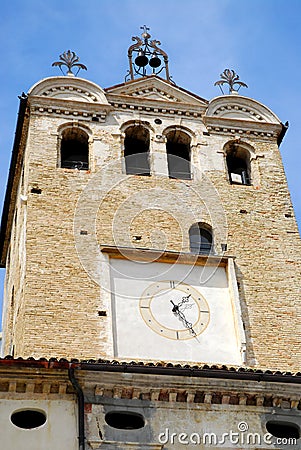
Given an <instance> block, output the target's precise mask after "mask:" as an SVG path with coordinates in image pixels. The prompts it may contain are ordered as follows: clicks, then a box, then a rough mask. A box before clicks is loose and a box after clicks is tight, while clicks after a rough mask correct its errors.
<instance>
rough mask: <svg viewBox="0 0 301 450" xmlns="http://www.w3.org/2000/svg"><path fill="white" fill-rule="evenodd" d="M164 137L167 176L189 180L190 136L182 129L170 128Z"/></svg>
mask: <svg viewBox="0 0 301 450" xmlns="http://www.w3.org/2000/svg"><path fill="white" fill-rule="evenodd" d="M166 139H167V142H166V151H167V163H168V173H169V177H170V178H179V179H181V180H190V179H191V168H190V137H189V136H188V134H186V133H184V132H183V131H180V130H172V131H170V132H169V133H167V135H166Z"/></svg>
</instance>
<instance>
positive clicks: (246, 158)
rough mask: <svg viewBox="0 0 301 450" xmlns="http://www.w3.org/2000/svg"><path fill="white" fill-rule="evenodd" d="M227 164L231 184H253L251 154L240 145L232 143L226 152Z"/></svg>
mask: <svg viewBox="0 0 301 450" xmlns="http://www.w3.org/2000/svg"><path fill="white" fill-rule="evenodd" d="M226 162H227V168H228V175H229V180H230V183H231V184H244V185H250V184H251V165H250V153H249V152H248V150H246V149H244V148H243V147H241V146H240V145H239V144H236V143H234V142H233V143H231V144H230V145H229V146H228V149H227V151H226Z"/></svg>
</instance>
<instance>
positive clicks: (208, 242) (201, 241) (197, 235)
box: [189, 223, 213, 254]
mask: <svg viewBox="0 0 301 450" xmlns="http://www.w3.org/2000/svg"><path fill="white" fill-rule="evenodd" d="M189 240H190V251H191V252H192V253H207V254H208V253H211V252H212V251H213V238H212V231H211V227H210V226H209V225H207V224H203V223H195V224H194V225H192V226H191V227H190V230H189Z"/></svg>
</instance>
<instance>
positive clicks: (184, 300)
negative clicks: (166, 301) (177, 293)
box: [178, 294, 191, 308]
mask: <svg viewBox="0 0 301 450" xmlns="http://www.w3.org/2000/svg"><path fill="white" fill-rule="evenodd" d="M189 297H191V294H189V295H187V297H182V301H181V302H180V303H179V304H178V307H179V308H180V306H182V305H183V303H187V302H188V301H189Z"/></svg>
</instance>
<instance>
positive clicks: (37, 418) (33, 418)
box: [10, 409, 46, 430]
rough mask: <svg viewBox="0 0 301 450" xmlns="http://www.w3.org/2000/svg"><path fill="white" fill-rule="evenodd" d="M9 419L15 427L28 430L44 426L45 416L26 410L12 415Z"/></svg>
mask: <svg viewBox="0 0 301 450" xmlns="http://www.w3.org/2000/svg"><path fill="white" fill-rule="evenodd" d="M10 419H11V421H12V423H13V424H14V425H16V427H18V428H23V429H26V430H30V429H32V428H38V427H41V426H42V425H44V423H45V422H46V414H45V413H44V412H41V411H35V410H31V409H27V410H24V411H17V412H15V413H13V414H12V415H11V418H10Z"/></svg>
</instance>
